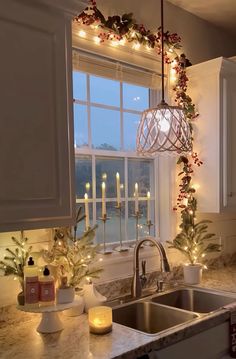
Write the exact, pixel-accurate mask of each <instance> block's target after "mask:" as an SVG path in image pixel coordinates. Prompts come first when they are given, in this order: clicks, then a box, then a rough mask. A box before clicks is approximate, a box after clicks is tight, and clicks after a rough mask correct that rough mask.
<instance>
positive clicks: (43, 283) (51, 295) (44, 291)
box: [39, 267, 55, 306]
mask: <svg viewBox="0 0 236 359" xmlns="http://www.w3.org/2000/svg"><path fill="white" fill-rule="evenodd" d="M39 300H40V306H50V305H54V302H55V282H54V278H53V276H52V275H50V271H49V269H48V268H47V267H45V268H44V271H43V275H42V276H41V277H40V278H39Z"/></svg>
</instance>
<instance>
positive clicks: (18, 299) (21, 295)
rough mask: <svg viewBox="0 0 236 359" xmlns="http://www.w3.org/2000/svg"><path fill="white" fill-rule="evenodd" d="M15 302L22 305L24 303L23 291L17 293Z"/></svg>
mask: <svg viewBox="0 0 236 359" xmlns="http://www.w3.org/2000/svg"><path fill="white" fill-rule="evenodd" d="M17 302H18V304H19V305H24V304H25V295H24V292H20V293H18V295H17Z"/></svg>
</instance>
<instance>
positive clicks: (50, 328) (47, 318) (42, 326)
mask: <svg viewBox="0 0 236 359" xmlns="http://www.w3.org/2000/svg"><path fill="white" fill-rule="evenodd" d="M77 305H78V303H77V301H76V300H74V301H73V302H72V303H66V304H55V305H51V306H47V307H38V308H29V307H27V305H18V306H17V309H19V310H21V311H23V312H28V313H40V314H42V318H41V321H40V323H39V326H38V328H37V331H38V332H39V333H55V332H59V331H61V330H63V328H64V327H63V323H62V321H61V319H60V317H59V315H58V312H62V311H63V310H66V309H70V308H73V307H76V306H77Z"/></svg>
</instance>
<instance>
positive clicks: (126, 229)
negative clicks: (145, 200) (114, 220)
mask: <svg viewBox="0 0 236 359" xmlns="http://www.w3.org/2000/svg"><path fill="white" fill-rule="evenodd" d="M124 166H125V168H124V179H125V183H124V186H125V230H124V233H125V240H127V239H128V220H129V218H128V212H129V211H128V208H129V207H128V206H129V201H128V158H127V157H125V159H124Z"/></svg>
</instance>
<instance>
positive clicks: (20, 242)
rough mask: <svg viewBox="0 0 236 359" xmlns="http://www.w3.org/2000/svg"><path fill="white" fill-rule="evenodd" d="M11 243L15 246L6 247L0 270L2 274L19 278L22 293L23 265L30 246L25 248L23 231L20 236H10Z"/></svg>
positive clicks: (29, 251)
mask: <svg viewBox="0 0 236 359" xmlns="http://www.w3.org/2000/svg"><path fill="white" fill-rule="evenodd" d="M11 239H12V242H13V245H14V246H16V248H15V249H14V250H13V249H10V248H6V252H7V253H6V255H5V256H4V260H1V261H0V272H2V273H3V275H4V276H8V275H13V276H14V278H16V279H18V280H19V283H20V286H21V289H22V292H21V293H20V294H22V295H23V293H24V266H25V265H26V264H27V260H28V258H29V255H30V253H31V251H32V246H29V247H28V248H27V242H28V238H26V237H25V236H24V231H21V232H20V238H19V239H17V238H15V237H12V238H11Z"/></svg>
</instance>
